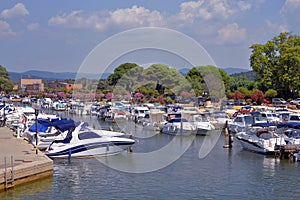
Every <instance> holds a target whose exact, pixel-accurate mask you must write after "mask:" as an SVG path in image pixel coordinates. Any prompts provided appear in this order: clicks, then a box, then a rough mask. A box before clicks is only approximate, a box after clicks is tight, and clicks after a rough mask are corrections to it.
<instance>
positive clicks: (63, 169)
mask: <svg viewBox="0 0 300 200" xmlns="http://www.w3.org/2000/svg"><path fill="white" fill-rule="evenodd" d="M66 117H71V116H66ZM72 118H74V119H75V120H78V121H79V120H80V121H88V122H89V123H90V125H91V126H94V127H96V128H100V127H101V128H110V127H111V126H112V125H111V124H105V123H103V122H99V121H98V119H96V118H95V117H90V116H82V117H79V116H72ZM116 125H118V127H116ZM116 125H114V126H113V127H112V128H114V129H118V128H119V129H124V127H122V126H125V125H124V124H123V125H122V124H116ZM131 125H132V128H133V129H132V130H130V131H136V132H135V133H134V135H135V136H136V137H135V139H136V141H137V142H136V144H134V146H133V153H135V152H143V153H147V152H152V151H155V150H157V149H161V148H163V147H164V146H166V145H168V144H169V143H170V142H171V141H173V139H174V136H170V135H163V134H152V132H153V131H151V132H147V131H142V129H140V127H136V126H135V125H134V124H131ZM131 125H128V124H127V125H126V126H127V128H128V126H129V127H130V126H131ZM126 131H128V130H126ZM137 136H138V137H137ZM205 137H211V136H205ZM205 137H204V136H196V137H194V138H193V140H192V142H191V145H189V147H188V148H187V150H186V151H185V152H184V153H183V155H182V156H180V157H178V159H176V160H175V161H174V162H173V163H171V164H169V165H167V166H166V167H162V168H160V169H157V170H153V171H149V172H145V173H128V172H124V171H120V170H116V169H112V168H110V167H108V166H107V164H105V162H103V160H106V161H107V162H112V161H114V162H118V161H119V162H120V163H119V165H122V164H123V163H122V162H123V159H122V158H123V157H124V156H127V157H128V156H129V157H130V156H131V155H130V154H132V153H130V152H124V153H123V154H120V155H115V156H110V157H107V158H101V159H102V160H99V159H96V158H84V159H71V160H54V171H53V177H51V178H47V179H44V180H41V181H37V182H33V183H30V184H26V185H23V186H20V187H16V188H15V189H13V190H9V191H7V192H2V193H0V199H28V200H29V199H43V200H47V199H80V200H82V199H300V185H299V171H300V170H299V168H300V165H299V163H297V162H292V161H289V160H279V159H278V158H274V157H273V156H265V155H261V154H256V153H252V152H248V151H245V150H242V148H241V146H240V145H239V144H238V143H237V141H234V143H233V148H232V149H227V148H223V146H224V145H225V143H226V141H225V136H224V134H223V133H222V134H221V135H220V137H218V139H217V142H216V144H215V145H214V146H213V148H212V150H211V151H210V152H209V153H208V155H207V156H205V157H204V158H199V151H200V149H201V147H202V146H203V145H204V144H203V143H204V142H206V141H205ZM180 140H182V141H181V142H182V143H184V142H185V141H184V140H188V138H185V137H182V138H181V139H180ZM180 144H181V143H178V148H179V149H180V148H181V147H180ZM170 153H171V152H170ZM134 159H135V158H134V157H132V158H131V160H133V161H134ZM150 160H151V159H150ZM153 161H155V159H153ZM125 164H126V163H125ZM154 164H155V163H154Z"/></svg>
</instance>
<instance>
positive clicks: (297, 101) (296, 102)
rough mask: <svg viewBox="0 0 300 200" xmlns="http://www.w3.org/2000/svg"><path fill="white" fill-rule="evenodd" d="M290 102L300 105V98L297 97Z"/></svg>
mask: <svg viewBox="0 0 300 200" xmlns="http://www.w3.org/2000/svg"><path fill="white" fill-rule="evenodd" d="M290 104H293V105H300V98H296V99H294V100H292V101H290Z"/></svg>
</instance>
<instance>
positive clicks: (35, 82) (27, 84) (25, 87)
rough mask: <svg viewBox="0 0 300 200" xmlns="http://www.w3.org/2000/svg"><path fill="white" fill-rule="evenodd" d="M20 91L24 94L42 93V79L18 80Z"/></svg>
mask: <svg viewBox="0 0 300 200" xmlns="http://www.w3.org/2000/svg"><path fill="white" fill-rule="evenodd" d="M20 89H21V90H22V91H23V92H25V91H27V92H43V91H44V83H43V82H42V79H24V78H22V79H21V80H20Z"/></svg>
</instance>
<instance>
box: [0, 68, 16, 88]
mask: <svg viewBox="0 0 300 200" xmlns="http://www.w3.org/2000/svg"><path fill="white" fill-rule="evenodd" d="M13 87H14V83H13V82H12V81H11V80H10V78H9V74H8V72H7V71H6V68H5V67H3V66H2V65H0V90H1V91H4V92H6V93H9V92H10V91H12V89H13Z"/></svg>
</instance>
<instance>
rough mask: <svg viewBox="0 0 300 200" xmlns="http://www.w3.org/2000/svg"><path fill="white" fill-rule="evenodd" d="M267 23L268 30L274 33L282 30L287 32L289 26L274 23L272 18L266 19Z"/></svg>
mask: <svg viewBox="0 0 300 200" xmlns="http://www.w3.org/2000/svg"><path fill="white" fill-rule="evenodd" d="M266 24H267V27H268V31H269V32H272V33H274V32H275V33H280V32H287V31H288V28H287V27H286V25H284V24H277V23H273V22H271V21H270V20H266Z"/></svg>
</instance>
